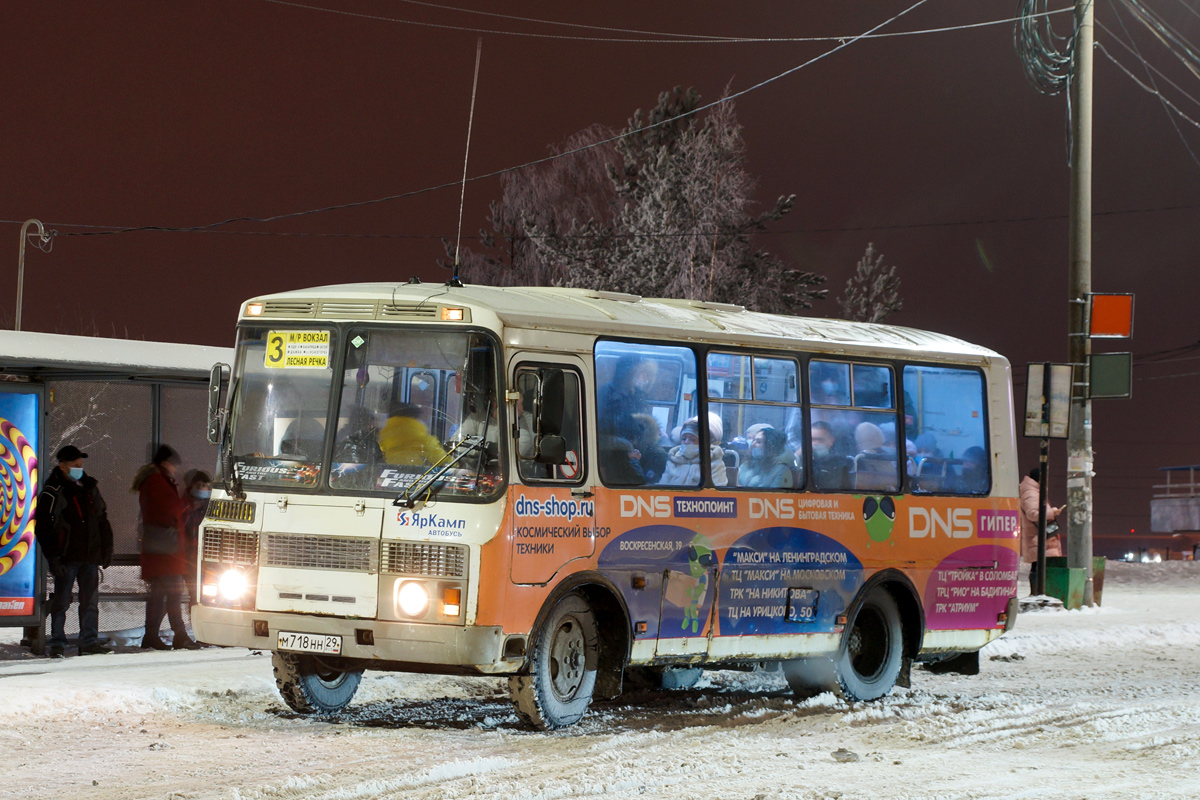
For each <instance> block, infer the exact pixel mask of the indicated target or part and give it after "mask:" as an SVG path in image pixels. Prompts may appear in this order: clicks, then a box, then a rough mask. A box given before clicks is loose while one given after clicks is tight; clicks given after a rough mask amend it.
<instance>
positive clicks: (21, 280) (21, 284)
mask: <svg viewBox="0 0 1200 800" xmlns="http://www.w3.org/2000/svg"><path fill="white" fill-rule="evenodd" d="M30 225H36V226H37V236H38V245H37V246H38V249H39V250H45V249H46V247H45V245H47V244H49V243H50V234H48V233H46V229H45V228H44V227H42V223H41V221H39V220H36V219H27V220H25V224H24V225H22V226H21V256H20V258H19V259H18V260H17V315H16V319H15V320H14V322H15V325H14V326H13V330H17V331H19V330H21V298H22V297H24V296H25V237H26V236H28V235H29V226H30Z"/></svg>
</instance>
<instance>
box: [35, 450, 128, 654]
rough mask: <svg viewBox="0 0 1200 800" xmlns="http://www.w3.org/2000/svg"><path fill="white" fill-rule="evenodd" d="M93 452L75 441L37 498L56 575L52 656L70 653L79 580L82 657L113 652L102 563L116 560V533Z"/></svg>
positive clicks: (40, 531)
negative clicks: (103, 637)
mask: <svg viewBox="0 0 1200 800" xmlns="http://www.w3.org/2000/svg"><path fill="white" fill-rule="evenodd" d="M85 458H87V453H85V452H83V451H82V450H80V449H79V448H78V447H76V446H75V445H71V444H69V445H67V446H66V447H64V448H62V449H61V450H59V451H58V454H57V459H58V467H57V468H56V469H54V470H51V471H50V475H49V476H48V477H47V478H46V482H45V484H44V485H43V486H42V491H41V493H40V494H38V499H37V517H36V522H35V527H34V533H35V535H36V536H37V541H38V544H39V545H41V548H42V552H43V553H44V554H45V555H46V562H47V564H48V565H49V567H50V574H51V575H53V576H54V594H53V595H52V596H51V598H50V642H49V648H48V652H47V655H49V656H50V657H51V658H62V657H63V656H64V655H65V654H66V652H65V651H66V647H67V637H66V632H65V628H66V621H67V609H68V608H70V607H71V593H72V591H73V590H74V588H75V584H76V582H78V584H79V655H81V656H83V655H96V654H103V653H111V652H112V650H110V649H109V648H107V647H105V646H104V645H102V644H100V631H99V624H100V606H99V599H100V567H107V566H108V565H109V563H111V562H112V553H113V532H112V526H111V525H110V524H109V522H108V509H107V506H106V505H105V503H104V498H103V497H101V496H100V488H99V486H98V485H97V484H96V479H95V478H93V477H92V476H91V475H88V474H86V473H85V472H84V471H83V460H84V459H85Z"/></svg>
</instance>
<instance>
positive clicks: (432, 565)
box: [382, 542, 467, 578]
mask: <svg viewBox="0 0 1200 800" xmlns="http://www.w3.org/2000/svg"><path fill="white" fill-rule="evenodd" d="M466 565H467V548H465V547H463V546H461V545H456V544H427V543H424V542H387V543H386V544H385V546H384V551H383V567H382V571H383V572H389V573H392V574H396V575H428V576H430V577H434V578H461V577H463V575H465V574H466Z"/></svg>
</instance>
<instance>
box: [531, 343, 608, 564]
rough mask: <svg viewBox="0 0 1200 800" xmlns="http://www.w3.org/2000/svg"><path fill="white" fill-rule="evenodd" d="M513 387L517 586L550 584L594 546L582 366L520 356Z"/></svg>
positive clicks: (553, 358)
mask: <svg viewBox="0 0 1200 800" xmlns="http://www.w3.org/2000/svg"><path fill="white" fill-rule="evenodd" d="M512 363H513V365H514V366H513V369H512V373H511V379H510V383H509V387H510V389H509V398H510V406H509V409H510V411H511V412H512V413H511V417H510V418H511V420H512V430H511V442H512V450H513V452H514V456H515V461H516V470H515V474H516V475H517V477H518V481H516V482H514V485H513V487H512V488H511V490H510V498H509V499H510V502H511V503H512V504H513V524H514V530H513V538H512V542H513V552H512V568H511V570H512V571H511V578H512V581H513V583H523V584H544V583H548V582H549V581H550V580H551V579H552V578H553V577H554V576H555V575H556V574H557V573H558V572H559V570H561V569H562V568H563V567H564V566H566V565H567V564H569V563H570V562H572V561H575V560H577V559H581V558H589V557H591V555H592V554H593V553H594V552H595V549H596V504H595V500H594V493H595V485H594V484H595V479H594V478H593V477H592V476H591V475H590V474H589V471H588V469H587V463H588V459H587V454H586V452H585V451H584V437H583V430H584V405H583V374H584V370H583V363H582V362H581V361H580V360H579V359H578V358H576V357H574V356H556V355H545V354H542V353H538V354H536V356H532V354H522V355H518V356H516V357H515V358H514V359H513V362H512Z"/></svg>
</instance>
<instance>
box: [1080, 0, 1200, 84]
mask: <svg viewBox="0 0 1200 800" xmlns="http://www.w3.org/2000/svg"><path fill="white" fill-rule="evenodd" d="M1114 8H1115V6H1114ZM1096 26H1097V27H1099V28H1101V29H1102V30H1103V31H1104V32H1105V33H1107V34H1109V35H1110V36H1111V37H1112V41H1114V42H1116V43H1117V44H1119V45H1121V47H1124V48H1125V49H1126V50H1127V51H1128V52H1130V53H1132V54H1133V56H1134V58H1136V59H1138V60H1139V61H1141V62H1142V66H1144V67H1145V68H1146V69H1148V70H1150V71H1151V72H1153V73H1154V74H1155V75H1157V76H1158V77H1159V78H1161V79H1162V80H1163V81H1165V82H1166V83H1168V84H1169V85H1170V86H1171V88H1172V89H1175V91H1177V92H1179V93H1180V94H1181V95H1183V96H1184V97H1186V98H1187V99H1188V100H1191V101H1192V102H1193V103H1195V104H1196V105H1200V99H1197V98H1195V97H1193V96H1192V95H1191V94H1189V93H1188V91H1187V90H1186V89H1184V88H1183V87H1182V86H1180V85H1179V84H1178V83H1176V82H1175V81H1173V80H1171V77H1170V76H1169V75H1167V74H1166V73H1165V72H1163V71H1162V70H1161V69H1159V68H1158V67H1156V66H1154V65H1153V64H1151V63H1150V62H1149V61H1147V60H1146V59H1145V58H1143V57H1142V53H1141V50H1139V49H1137V47H1136V45H1134V44H1131V43H1132V41H1133V37H1132V36H1130V42H1129V43H1127V42H1125V41H1124V40H1123V39H1121V37H1119V36H1117V34H1116V32H1115V31H1113V30H1112V29H1111V28H1109V27H1108V26H1107V25H1105V24H1104V23H1103V22H1100V21H1097V22H1096ZM1121 27H1122V28H1124V25H1122V26H1121ZM1126 35H1128V30H1126ZM1099 47H1100V45H1097V48H1099Z"/></svg>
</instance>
